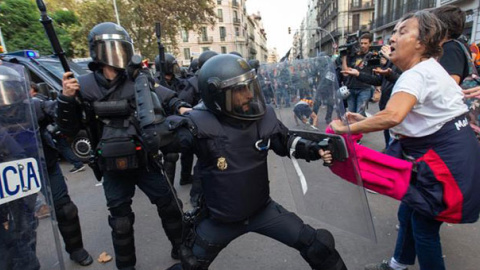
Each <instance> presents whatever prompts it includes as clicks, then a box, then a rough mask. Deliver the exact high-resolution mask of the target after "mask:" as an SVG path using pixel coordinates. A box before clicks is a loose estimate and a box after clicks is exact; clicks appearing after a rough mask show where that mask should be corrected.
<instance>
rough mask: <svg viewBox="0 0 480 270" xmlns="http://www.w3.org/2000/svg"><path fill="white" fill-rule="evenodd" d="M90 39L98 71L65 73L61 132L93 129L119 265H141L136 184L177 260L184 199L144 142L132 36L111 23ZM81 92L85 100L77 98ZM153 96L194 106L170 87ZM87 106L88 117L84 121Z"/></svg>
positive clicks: (172, 108)
mask: <svg viewBox="0 0 480 270" xmlns="http://www.w3.org/2000/svg"><path fill="white" fill-rule="evenodd" d="M88 42H89V49H90V56H91V57H92V59H93V62H91V63H90V65H89V68H90V69H91V70H92V71H93V73H90V74H87V75H83V76H81V77H79V78H78V80H77V79H75V78H69V76H70V75H71V73H65V74H64V77H63V93H62V94H61V95H60V96H59V98H58V100H59V104H58V110H57V113H58V125H59V127H60V130H61V131H62V132H64V133H65V134H68V135H73V134H75V133H76V132H78V131H79V129H80V128H81V127H82V124H83V126H85V127H86V128H87V131H89V133H90V139H91V141H92V145H93V147H94V149H95V159H96V160H95V162H94V163H92V164H91V166H92V168H93V169H94V171H96V175H97V176H99V177H97V178H100V177H101V175H103V188H104V191H105V196H106V200H107V207H108V210H109V211H110V215H109V217H108V223H109V225H110V227H111V228H112V240H113V247H114V250H115V260H116V265H117V267H118V268H119V269H135V263H136V255H135V244H134V234H133V224H134V222H135V215H134V213H133V211H132V207H131V204H132V198H133V195H134V192H135V186H136V185H137V186H138V187H139V188H140V189H141V190H142V191H143V192H144V193H145V194H146V195H147V196H148V198H149V199H150V201H151V202H152V204H155V205H156V207H157V211H158V214H159V216H160V218H161V221H162V225H163V228H164V231H165V233H166V235H167V237H168V239H169V240H170V242H171V243H172V246H173V248H172V252H171V256H172V258H177V257H178V245H179V243H180V240H181V232H182V223H181V219H182V216H181V209H179V208H181V202H178V201H176V199H175V198H174V196H173V192H172V190H171V189H170V188H169V187H168V183H167V181H165V178H164V176H163V174H162V173H161V171H160V170H159V169H158V168H157V167H155V166H153V165H152V164H153V162H152V161H151V160H150V159H148V158H147V155H146V154H145V149H143V148H142V147H141V144H140V143H139V138H141V134H139V131H138V128H137V126H138V125H137V124H138V122H137V121H138V119H136V115H135V108H136V106H137V104H136V101H135V91H134V90H135V85H134V82H132V81H131V80H129V79H128V78H127V74H126V68H127V65H128V63H129V61H130V59H131V57H132V55H133V51H134V50H133V45H132V41H131V39H130V36H129V35H128V33H127V32H126V31H125V29H124V28H122V27H121V26H119V25H117V24H114V23H111V22H105V23H100V24H98V25H96V26H95V27H93V28H92V30H91V31H90V34H89V36H88ZM77 91H79V92H80V94H81V96H82V99H83V104H79V103H78V102H77V101H76V100H77V99H76V98H75V95H76V92H77ZM152 95H155V96H156V97H158V99H159V100H161V101H162V105H163V109H164V110H165V111H166V112H167V113H183V112H184V110H186V108H187V107H189V106H188V105H187V104H185V103H184V102H182V101H181V100H179V99H178V98H176V97H175V93H174V92H173V91H171V90H169V89H167V88H165V87H161V86H160V87H157V88H155V90H154V91H153V92H152ZM80 105H82V106H80ZM82 107H83V108H84V114H85V115H86V118H87V119H86V120H83V121H82V117H81V115H82V112H81V110H82ZM160 111H163V110H160Z"/></svg>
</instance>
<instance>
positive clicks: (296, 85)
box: [259, 56, 376, 240]
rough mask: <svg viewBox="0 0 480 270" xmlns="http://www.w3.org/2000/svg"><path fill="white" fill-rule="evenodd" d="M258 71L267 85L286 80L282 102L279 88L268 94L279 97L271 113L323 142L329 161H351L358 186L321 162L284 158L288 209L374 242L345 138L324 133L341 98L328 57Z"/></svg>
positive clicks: (337, 115) (341, 111)
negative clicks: (267, 78)
mask: <svg viewBox="0 0 480 270" xmlns="http://www.w3.org/2000/svg"><path fill="white" fill-rule="evenodd" d="M286 71H288V72H286ZM259 73H260V74H270V76H271V77H270V78H271V81H272V85H285V84H288V83H290V84H289V86H288V87H287V89H289V93H290V95H289V100H288V103H287V102H285V100H284V99H283V93H280V91H284V89H282V87H277V88H275V87H273V89H274V95H279V94H280V95H282V98H281V99H276V100H275V103H274V104H273V105H274V106H276V113H277V117H278V119H280V120H281V121H282V122H283V123H284V124H285V126H287V127H288V128H289V129H290V134H292V135H294V136H299V137H304V138H306V139H310V140H315V141H318V142H319V143H321V144H322V143H323V144H324V145H325V147H327V148H328V149H330V150H332V151H333V152H334V153H333V156H334V158H335V159H339V160H346V161H347V162H350V163H351V165H352V166H350V167H351V168H352V171H351V172H349V173H350V174H352V175H355V177H356V179H357V181H358V185H354V184H352V183H349V182H346V181H344V180H342V179H340V177H338V176H336V175H334V174H333V173H332V172H331V171H330V170H329V169H328V167H326V166H322V163H323V162H322V161H321V160H320V161H310V162H306V161H305V160H296V159H295V158H293V157H292V158H291V159H287V158H284V159H283V161H282V162H283V168H282V169H283V170H285V172H284V174H285V175H286V176H287V178H288V182H289V184H290V190H291V193H292V198H293V201H294V204H295V208H296V209H294V212H296V213H297V214H298V215H300V217H302V218H303V219H304V220H305V221H306V222H307V223H310V224H315V223H319V224H317V226H323V227H326V228H328V229H331V230H341V231H347V232H350V233H353V234H355V235H360V236H362V237H365V238H367V239H371V240H375V239H376V236H375V231H374V227H373V221H372V218H371V213H370V208H369V206H368V201H367V198H366V194H365V190H364V188H363V185H362V182H361V181H362V180H361V177H360V174H359V170H358V166H357V162H356V157H355V152H354V149H353V142H352V139H351V136H349V135H348V136H346V139H344V138H343V137H342V136H338V135H332V134H325V132H324V131H325V128H326V126H327V125H328V123H329V122H330V121H331V120H332V119H345V118H344V115H345V108H344V105H343V99H342V98H341V97H337V93H336V92H337V90H338V88H339V87H338V82H337V76H336V73H335V67H334V64H333V62H332V61H331V59H330V57H328V56H319V57H316V58H312V59H305V60H295V61H293V62H282V63H274V64H269V65H263V66H261V67H260V70H259ZM312 101H313V104H312ZM287 105H290V106H287ZM312 112H314V113H315V114H316V116H317V118H315V115H312ZM291 154H293V152H291ZM291 156H292V155H291ZM274 199H275V197H274Z"/></svg>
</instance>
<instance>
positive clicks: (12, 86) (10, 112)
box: [0, 61, 28, 126]
mask: <svg viewBox="0 0 480 270" xmlns="http://www.w3.org/2000/svg"><path fill="white" fill-rule="evenodd" d="M1 63H2V62H1V61H0V115H1V117H0V126H3V125H5V124H15V123H21V122H25V121H26V118H25V104H24V102H25V100H27V99H28V97H27V92H26V91H27V89H26V81H25V76H22V75H21V74H20V72H21V69H23V67H21V66H20V67H21V69H18V70H15V69H14V66H13V64H10V63H5V64H1ZM7 65H8V66H7ZM9 65H12V66H9ZM17 66H19V65H17Z"/></svg>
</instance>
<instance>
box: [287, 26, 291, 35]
mask: <svg viewBox="0 0 480 270" xmlns="http://www.w3.org/2000/svg"><path fill="white" fill-rule="evenodd" d="M291 33H292V29H291V28H290V26H289V27H288V34H289V35H290V34H291Z"/></svg>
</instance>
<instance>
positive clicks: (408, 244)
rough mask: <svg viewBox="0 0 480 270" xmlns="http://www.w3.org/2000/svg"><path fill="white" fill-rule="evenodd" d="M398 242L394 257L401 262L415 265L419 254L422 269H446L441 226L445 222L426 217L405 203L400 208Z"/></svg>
mask: <svg viewBox="0 0 480 270" xmlns="http://www.w3.org/2000/svg"><path fill="white" fill-rule="evenodd" d="M398 220H399V221H400V229H399V230H398V236H397V244H396V246H395V253H394V256H393V257H394V258H395V260H397V261H398V262H399V263H403V264H408V265H413V264H414V263H415V257H417V256H418V264H419V265H420V269H421V270H427V269H428V270H445V264H444V261H443V254H442V245H441V243H440V226H441V225H442V224H443V222H441V221H438V220H435V219H432V218H429V217H426V216H424V215H422V214H420V213H418V212H417V211H415V210H414V209H413V208H411V207H410V206H408V205H406V204H405V203H401V204H400V207H399V209H398Z"/></svg>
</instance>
